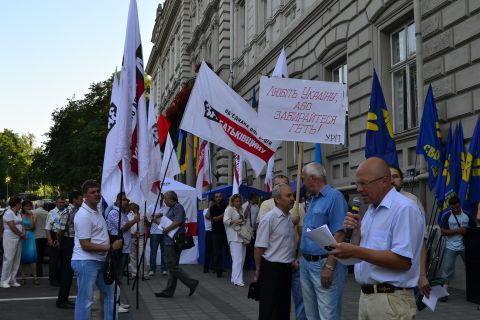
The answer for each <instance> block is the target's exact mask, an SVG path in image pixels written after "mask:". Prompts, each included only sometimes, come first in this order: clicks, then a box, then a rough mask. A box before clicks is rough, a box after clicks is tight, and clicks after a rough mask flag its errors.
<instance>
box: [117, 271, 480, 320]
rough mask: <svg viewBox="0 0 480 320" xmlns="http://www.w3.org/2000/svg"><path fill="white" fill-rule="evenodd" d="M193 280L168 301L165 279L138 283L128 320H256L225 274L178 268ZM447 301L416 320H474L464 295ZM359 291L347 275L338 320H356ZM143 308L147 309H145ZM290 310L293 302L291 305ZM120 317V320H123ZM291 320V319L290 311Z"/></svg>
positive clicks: (454, 293) (477, 315)
mask: <svg viewBox="0 0 480 320" xmlns="http://www.w3.org/2000/svg"><path fill="white" fill-rule="evenodd" d="M182 267H183V268H184V269H185V270H186V271H187V272H188V273H189V274H190V275H191V276H192V277H193V278H196V279H199V280H200V285H199V286H198V288H197V291H196V292H195V294H194V295H193V296H191V297H188V289H187V288H186V287H185V286H183V284H181V283H180V282H179V283H178V285H177V291H176V292H175V296H174V298H172V299H166V298H156V297H155V296H154V292H158V291H161V290H162V289H163V288H164V287H165V285H166V282H167V277H164V276H161V275H157V276H155V277H153V278H152V279H151V280H148V281H141V282H140V301H141V305H140V309H139V310H135V294H134V292H132V291H130V290H128V292H127V298H128V301H129V303H130V304H131V305H132V309H131V310H132V311H131V312H130V314H129V315H128V317H131V319H147V318H149V319H162V320H163V319H196V320H202V319H238V320H240V319H242V320H243V319H257V318H258V303H257V302H255V301H253V300H250V299H247V292H248V286H245V287H243V288H242V287H236V286H233V285H232V284H230V276H229V274H225V275H224V277H223V278H217V277H216V276H215V274H214V273H210V274H204V273H202V266H196V265H188V266H182ZM251 279H253V271H247V272H245V274H244V280H245V283H247V284H248V283H249V282H250V281H251ZM450 294H451V295H450V299H449V301H448V302H446V303H439V304H438V305H437V310H436V311H435V312H431V311H430V310H426V309H425V310H423V311H421V312H419V313H418V314H417V317H416V319H420V320H423V319H425V320H429V319H432V320H433V319H462V320H478V319H480V311H479V310H477V305H475V304H472V303H470V302H467V301H466V299H465V292H464V291H462V290H455V289H452V290H451V292H450ZM359 295H360V289H359V287H358V285H357V283H356V282H355V279H354V277H353V275H352V274H350V275H348V278H347V283H346V286H345V291H344V296H343V310H342V319H346V320H350V319H351V320H353V319H357V310H358V298H359ZM143 306H146V307H147V309H148V310H145V309H144V308H143ZM292 310H293V303H292ZM124 316H126V315H122V317H120V319H122V318H123V319H127V318H126V317H124ZM291 319H295V317H294V315H293V312H292V316H291Z"/></svg>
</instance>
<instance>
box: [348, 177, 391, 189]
mask: <svg viewBox="0 0 480 320" xmlns="http://www.w3.org/2000/svg"><path fill="white" fill-rule="evenodd" d="M385 177H386V176H381V177H379V178H376V179H373V180H370V181H365V182H356V183H355V185H356V186H357V187H362V188H365V187H366V186H368V185H369V184H371V183H374V182H375V181H379V180H381V179H383V178H385Z"/></svg>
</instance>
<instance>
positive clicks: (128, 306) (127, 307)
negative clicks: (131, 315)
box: [120, 303, 130, 309]
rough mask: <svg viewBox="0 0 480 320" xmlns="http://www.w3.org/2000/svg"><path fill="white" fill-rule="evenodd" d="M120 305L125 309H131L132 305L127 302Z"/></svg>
mask: <svg viewBox="0 0 480 320" xmlns="http://www.w3.org/2000/svg"><path fill="white" fill-rule="evenodd" d="M120 307H122V308H123V309H130V305H129V304H126V303H120Z"/></svg>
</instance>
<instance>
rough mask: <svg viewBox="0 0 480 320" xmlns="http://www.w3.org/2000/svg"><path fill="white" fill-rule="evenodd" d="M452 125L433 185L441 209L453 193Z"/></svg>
mask: <svg viewBox="0 0 480 320" xmlns="http://www.w3.org/2000/svg"><path fill="white" fill-rule="evenodd" d="M453 153H454V150H453V137H452V125H451V124H450V127H449V129H448V139H447V146H446V148H445V160H444V161H443V165H442V169H441V170H440V172H441V174H439V176H438V179H437V183H436V185H435V196H436V198H437V202H438V206H439V208H440V209H443V208H444V207H445V206H444V203H445V204H446V206H447V207H448V199H449V197H450V195H452V194H455V189H454V183H453V179H452V166H451V162H452V159H453V158H454V155H453Z"/></svg>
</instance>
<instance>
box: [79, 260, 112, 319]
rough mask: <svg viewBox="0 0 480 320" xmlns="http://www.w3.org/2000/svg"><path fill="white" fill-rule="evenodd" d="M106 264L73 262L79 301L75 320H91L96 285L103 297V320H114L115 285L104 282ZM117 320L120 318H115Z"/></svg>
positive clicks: (96, 261)
mask: <svg viewBox="0 0 480 320" xmlns="http://www.w3.org/2000/svg"><path fill="white" fill-rule="evenodd" d="M104 267H105V263H104V262H103V261H98V260H72V269H73V271H75V273H76V274H77V286H78V291H77V300H76V302H75V320H89V319H90V317H91V311H92V304H93V286H94V285H95V284H96V285H97V287H98V289H99V290H100V292H101V293H102V296H103V319H104V320H112V319H113V292H114V289H115V287H114V284H111V285H106V284H105V282H104V281H103V269H104ZM115 318H116V319H117V318H118V317H117V316H115Z"/></svg>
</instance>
